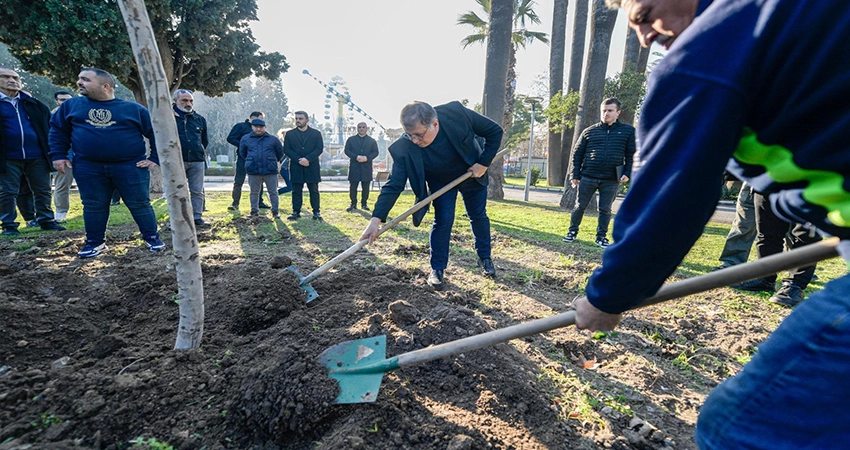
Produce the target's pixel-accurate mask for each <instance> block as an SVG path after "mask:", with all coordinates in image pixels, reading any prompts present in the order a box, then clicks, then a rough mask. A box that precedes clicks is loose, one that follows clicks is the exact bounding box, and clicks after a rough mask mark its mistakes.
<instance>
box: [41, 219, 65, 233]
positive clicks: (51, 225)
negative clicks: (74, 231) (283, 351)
mask: <svg viewBox="0 0 850 450" xmlns="http://www.w3.org/2000/svg"><path fill="white" fill-rule="evenodd" d="M41 229H42V230H50V231H65V227H63V226H62V225H59V224H58V223H56V221H53V220H51V221H49V222H44V223H42V224H41Z"/></svg>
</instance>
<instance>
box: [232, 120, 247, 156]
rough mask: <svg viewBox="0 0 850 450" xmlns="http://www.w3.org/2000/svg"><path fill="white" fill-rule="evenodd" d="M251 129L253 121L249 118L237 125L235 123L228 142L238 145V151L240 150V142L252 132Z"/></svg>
mask: <svg viewBox="0 0 850 450" xmlns="http://www.w3.org/2000/svg"><path fill="white" fill-rule="evenodd" d="M251 131H252V130H251V122H249V121H248V120H246V121H244V122H239V123H237V124H236V125H233V128H231V129H230V134H228V135H227V142H228V143H230V145H232V146H234V147H236V150H237V153H238V150H239V142H240V141H241V140H242V138H243V137H245V135H246V134H248V133H250V132H251Z"/></svg>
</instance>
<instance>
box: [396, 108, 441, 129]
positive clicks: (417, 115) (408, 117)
mask: <svg viewBox="0 0 850 450" xmlns="http://www.w3.org/2000/svg"><path fill="white" fill-rule="evenodd" d="M436 118H437V111H436V110H435V109H434V107H433V106H431V105H429V104H427V103H425V102H413V103H410V104H407V105H405V106H404V108H402V109H401V117H400V118H399V119H400V120H401V126H402V127H404V129H405V130H409V129H411V128H413V127H415V126H416V125H418V124H422V125H425V126H426V127H427V126H429V125H431V123H433V122H434V119H436Z"/></svg>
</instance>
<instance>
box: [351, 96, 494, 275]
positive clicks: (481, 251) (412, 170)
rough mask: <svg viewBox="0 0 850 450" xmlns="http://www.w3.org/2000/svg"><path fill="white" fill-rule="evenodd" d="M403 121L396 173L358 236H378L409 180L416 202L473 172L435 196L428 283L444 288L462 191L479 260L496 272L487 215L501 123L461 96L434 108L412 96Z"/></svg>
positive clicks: (418, 217)
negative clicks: (467, 105) (491, 168)
mask: <svg viewBox="0 0 850 450" xmlns="http://www.w3.org/2000/svg"><path fill="white" fill-rule="evenodd" d="M401 124H402V126H403V127H404V131H405V133H406V134H405V136H403V137H402V139H399V140H398V141H396V142H395V143H393V145H391V146H390V148H389V152H390V154H391V155H392V157H393V161H394V162H393V171H392V174H391V175H390V179H389V181H387V184H385V185H384V186H383V188H382V189H381V194H380V195H379V196H378V201H377V202H376V203H375V209H374V212H373V213H372V220H371V221H370V222H369V226H367V227H366V230H364V231H363V235H362V236H361V237H360V239H361V240H362V239H369V242H370V243H371V242H374V241H375V239H377V237H378V230H379V227H380V223H381V222H384V221H386V219H387V215H388V214H389V212H390V209H392V207H393V205H394V204H395V202H396V200H397V199H398V196H399V194H401V192H402V191H404V188H405V185H406V184H407V183H408V182H410V186H411V188H412V189H413V192H414V194H416V201H417V202H418V201H419V200H422V199H424V198H426V197H428V195H430V193H433V192H436V191H438V190H440V189H441V188H443V187H444V186H446V185H448V184H449V183H451V182H452V181H454V180H455V179H457V178H458V177H460V176H461V175H463V174H465V173H466V172H471V173H472V177H471V178H470V179H467V180H465V181H464V182H463V183H461V184H459V185H457V186H455V187H454V188H452V189H450V190H449V191H447V192H446V193H444V194H443V195H441V196H440V197H437V198H436V199H434V201H433V202H432V203H433V205H434V223H433V225H432V226H431V234H430V237H429V238H430V244H431V261H430V262H431V274H430V275H429V277H428V284H429V285H431V286H432V287H433V288H434V289H435V290H438V291H439V290H442V289H443V282H444V272H445V270H446V267H447V266H448V262H449V241H450V238H451V231H452V225H453V224H454V219H455V203H456V202H457V194H458V192H460V194H461V197H463V203H464V206H465V208H466V215H467V216H468V217H469V222H470V225H471V226H472V234H473V236H474V237H475V252H476V254H477V255H478V265H479V266H480V267H481V268H482V269H483V270H484V274H485V275H486V276H489V277H495V276H496V268H495V267H494V266H493V261H492V259H491V258H490V218H489V217H487V184H488V182H489V178H488V177H487V167H488V166H489V165H490V163H491V162H492V161H493V158H494V157H495V156H496V152H498V150H499V146H500V145H501V142H502V127H501V126H499V125H498V124H497V123H496V122H493V121H492V120H490V119H488V118H486V117H484V116H482V115H480V114H478V113H476V112H475V111H472V110H470V109H467V108H465V107H464V106H463V105H461V104H460V103H459V102H451V103H448V104H445V105H440V106H437V107H436V108H434V107H432V106H431V105H429V104H427V103H424V102H413V103H411V104H409V105H407V106H405V107H404V108H403V109H402V110H401ZM482 140H483V142H481V141H482ZM427 210H428V208H422V209H420V210H419V211H417V212H416V213H414V214H413V224H414V225H415V226H419V224H420V223H421V222H422V217H423V216H424V215H425V213H426V212H427Z"/></svg>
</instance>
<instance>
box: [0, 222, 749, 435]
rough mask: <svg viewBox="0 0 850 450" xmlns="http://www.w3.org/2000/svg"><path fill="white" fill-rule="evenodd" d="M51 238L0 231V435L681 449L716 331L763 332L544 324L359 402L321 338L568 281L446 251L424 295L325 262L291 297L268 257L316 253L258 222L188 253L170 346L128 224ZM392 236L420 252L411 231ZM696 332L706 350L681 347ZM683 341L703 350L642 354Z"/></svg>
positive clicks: (388, 382) (168, 317) (443, 331)
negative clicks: (103, 241)
mask: <svg viewBox="0 0 850 450" xmlns="http://www.w3.org/2000/svg"><path fill="white" fill-rule="evenodd" d="M251 224H252V222H251V220H247V219H240V220H235V221H233V222H232V223H231V224H230V225H229V226H233V227H236V228H237V229H239V228H240V227H247V226H251ZM218 231H221V230H220V229H219V230H218ZM216 232H217V230H216V228H215V227H214V228H213V230H212V231H210V232H207V233H205V234H203V236H202V239H201V241H202V242H205V241H206V242H209V241H214V240H215V239H217V238H215V233H216ZM69 237H70V240H69V241H68V243H67V244H66V245H64V246H61V247H57V246H56V244H55V243H54V242H53V241H51V240H48V239H49V238H48V237H44V238H39V239H44V240H43V241H39V240H37V241H36V242H35V243H34V244H35V245H32V246H29V247H28V248H26V249H25V250H21V249H19V248H20V247H22V245H20V242H16V241H13V240H3V241H0V253H2V254H5V255H7V257H6V258H4V259H5V261H3V263H2V264H0V286H2V289H0V317H2V318H3V320H2V322H0V335H2V336H3V339H0V449H13V448H48V449H49V448H57V449H59V448H62V449H65V448H82V449H119V448H126V447H127V446H128V445H130V444H131V442H135V441H134V440H135V439H136V438H139V437H143V438H144V439H145V441H144V442H151V441H146V440H148V439H152V438H153V439H156V442H167V443H168V444H170V445H172V446H173V447H174V448H179V449H201V448H206V449H224V448H227V449H245V448H257V449H282V448H286V449H302V448H304V449H306V448H333V449H336V448H351V449H378V448H410V449H414V448H415V449H457V450H460V449H481V448H505V449H554V448H564V449H591V448H599V447H605V448H620V449H626V448H641V449H645V448H693V447H694V446H693V443H692V440H691V438H690V436H691V435H692V433H693V423H694V420H695V418H696V413H697V408H698V405H699V404H700V403H701V401H702V399H703V398H704V395H705V393H707V392H708V391H709V390H710V388H711V387H712V386H713V385H714V384H716V382H717V381H718V380H719V379H722V377H724V376H728V375H729V374H730V373H731V372H734V371H735V370H737V369H738V368H739V366H735V364H732V363H730V362H729V361H731V360H732V358H731V357H730V354H731V353H734V352H731V351H730V350H729V348H728V345H737V346H739V347H740V348H738V350H735V351H747V349H749V348H751V347H752V346H753V345H755V343H757V342H758V341H760V340H761V339H762V338H763V336H764V335H765V334H766V331H765V330H764V329H763V328H760V327H759V325H758V324H747V323H737V322H730V321H726V320H724V319H723V318H722V317H717V318H716V320H714V321H696V320H688V319H681V318H674V317H673V315H669V314H665V313H663V312H661V313H659V312H657V310H656V312H643V313H641V314H639V315H636V316H635V317H630V318H628V319H626V321H625V322H624V325H623V329H622V331H621V332H619V334H616V335H609V336H605V337H602V338H599V337H598V336H597V337H593V336H590V335H588V334H586V333H578V332H576V331H574V330H559V331H557V332H552V333H547V334H546V335H539V336H533V337H529V338H526V339H522V340H518V341H514V342H512V343H509V344H500V345H497V346H494V347H490V348H485V349H482V350H478V351H474V352H469V353H467V354H464V355H459V356H456V357H451V358H444V359H441V360H437V361H432V362H429V363H426V364H422V365H419V366H415V367H410V368H406V369H402V370H398V371H395V372H391V373H389V374H387V375H386V376H385V377H384V381H383V384H382V387H381V391H380V394H379V396H378V400H377V401H376V402H375V403H369V404H358V405H336V404H334V399H335V397H336V396H337V394H338V386H337V384H336V382H335V381H333V380H332V379H330V378H329V377H327V375H326V369H325V368H324V367H323V366H321V365H320V364H319V363H318V361H317V357H318V355H319V354H320V353H321V352H322V351H323V350H324V349H326V348H328V347H330V346H333V345H335V344H338V343H340V342H344V341H348V340H353V339H360V338H365V337H370V336H376V335H381V334H383V335H386V336H387V355H388V356H393V355H398V354H401V353H404V352H408V351H412V350H416V349H419V348H423V347H426V346H428V345H431V344H438V343H442V342H448V341H451V340H455V339H459V338H461V337H466V336H470V335H473V334H478V333H482V332H486V331H489V330H491V329H494V328H500V327H503V326H506V325H510V324H513V323H517V322H518V321H520V320H528V319H531V318H535V317H540V316H543V315H548V314H549V313H550V312H551V311H550V310H549V307H548V306H545V305H550V306H552V307H555V308H556V309H557V307H558V306H557V305H555V301H554V300H552V299H554V298H559V299H563V298H566V297H570V298H571V296H574V295H575V294H577V292H573V291H569V290H565V286H567V285H569V284H570V283H572V282H571V281H569V279H570V277H571V275H564V274H560V275H559V274H557V273H548V274H544V275H543V276H541V277H538V278H537V279H535V281H536V284H534V283H531V281H529V280H527V279H525V278H521V277H518V278H511V277H507V276H506V277H504V278H502V279H500V280H497V282H496V284H495V287H494V288H493V289H494V290H493V291H492V292H495V293H492V294H488V295H489V296H486V295H484V294H481V292H479V291H476V290H475V289H469V290H467V289H465V288H464V286H473V285H475V284H476V283H477V284H481V283H486V282H488V281H486V280H484V279H483V277H481V276H480V275H479V274H477V273H473V272H471V271H465V270H463V269H461V268H459V267H458V266H451V267H450V270H449V272H448V273H449V280H450V285H449V286H450V287H449V289H448V290H447V291H446V292H439V293H438V292H434V291H433V290H431V289H430V288H429V287H428V286H427V284H426V283H425V279H424V273H423V272H422V271H419V270H405V269H397V268H392V267H388V266H386V265H380V264H371V265H370V264H361V265H357V264H343V265H341V266H339V267H338V269H337V270H334V271H332V272H331V273H329V274H327V275H325V276H323V277H321V278H319V279H317V280H315V281H314V282H313V286H314V288H315V289H316V290H317V291H318V292H319V293H320V295H321V297H320V298H319V299H318V300H316V301H314V302H312V303H310V305H309V306H308V305H307V304H306V303H305V294H304V292H303V291H302V290H301V289H300V288H299V286H298V280H297V278H296V276H295V275H294V274H293V273H291V272H289V271H287V270H285V269H286V267H287V266H289V265H290V264H291V263H293V262H294V263H295V264H296V265H300V266H301V269H302V273H304V270H305V269H307V268H310V267H315V266H316V264H314V263H313V262H312V261H307V260H304V258H305V257H304V256H303V252H302V251H301V250H300V249H299V248H298V247H297V245H296V243H295V242H293V240H292V239H290V238H291V234H289V232H288V231H287V232H278V233H277V234H274V235H270V236H256V237H252V238H251V239H250V240H245V241H243V242H242V243H241V245H242V246H243V247H246V246H247V247H250V245H264V244H265V243H267V242H270V241H274V242H275V245H276V247H275V250H274V252H273V253H274V255H270V254H268V253H269V252H266V253H259V252H258V254H256V255H253V254H252V255H251V256H248V257H246V256H244V255H245V254H251V252H250V251H249V250H250V249H249V250H245V251H239V252H236V251H234V252H232V253H227V252H216V253H215V254H206V255H204V258H203V273H204V283H205V285H204V289H205V313H206V321H205V329H204V343H203V346H202V349H201V350H200V351H191V352H175V351H173V350H171V348H172V346H173V343H174V342H173V341H174V338H175V331H176V326H177V323H178V319H179V317H178V305H177V303H176V301H175V299H176V292H177V288H176V281H175V273H174V267H173V260H172V258H171V257H170V256H169V255H167V254H151V253H149V252H148V251H147V250H146V248H145V247H144V245H142V244H140V241H138V240H135V241H134V240H133V239H134V237H133V229H132V228H131V227H125V228H121V229H119V230H117V231H115V232H112V235H111V236H110V242H111V243H110V251H109V252H107V253H105V254H103V255H102V256H100V257H98V258H96V259H94V260H86V261H81V260H78V259H76V250H77V248H78V244H81V242H82V236H81V234H80V233H79V232H76V233H67V234H66V235H64V236H63V239H66V240H67V239H69ZM113 242H114V243H113ZM343 247H344V246H343ZM394 251H395V253H396V254H400V255H406V256H407V257H410V258H422V259H423V260H427V246H425V247H424V248H423V247H422V246H421V245H418V244H417V245H400V246H397V247H396V248H395V249H394ZM365 258H366V259H368V258H369V257H365ZM423 262H425V261H423ZM497 264H498V265H499V266H500V267H499V269H500V270H506V269H507V272H511V267H510V263H507V262H504V261H498V262H497ZM470 265H471V266H474V264H470ZM485 297H486V298H485ZM508 304H511V305H513V306H514V307H513V308H512V310H511V311H512V312H511V313H508V312H507V311H506V310H505V309H503V308H501V307H500V306H499V305H508ZM560 307H561V309H563V305H561V306H560ZM653 314H654V316H653ZM682 320H685V321H682ZM707 335H710V336H714V337H713V338H709V339H710V340H711V339H714V341H711V342H709V343H708V345H707V344H706V343H705V342H702V346H703V347H706V348H709V351H707V352H705V353H701V354H699V355H694V354H691V355H688V354H687V348H688V342H689V341H690V340H693V339H702V340H703V341H705V339H706V337H705V336H707ZM730 336H734V339H733V338H731V337H730ZM712 342H714V344H716V345H714V346H713V347H712V345H711V344H712ZM712 348H713V350H711V349H712ZM711 351H713V353H711ZM683 353H684V354H685V356H684V357H683V358H685V359H687V358H702V359H705V360H706V361H715V360H716V361H717V363H716V364H714V363H713V362H712V363H711V364H706V365H700V366H696V365H694V364H690V365H689V364H683V365H682V367H681V371H675V370H674V371H669V370H661V369H659V366H658V364H659V361H667V362H669V361H673V360H675V359H676V358H679V357H681V355H682V354H683ZM701 369H705V371H702V370H701ZM572 383H576V385H577V386H584V387H585V388H586V389H574V388H572V387H571V386H572ZM570 395H574V396H575V398H570ZM581 405H587V408H588V410H582V409H581ZM624 405H627V406H628V407H625V406H624ZM27 445H31V446H32V447H27Z"/></svg>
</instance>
